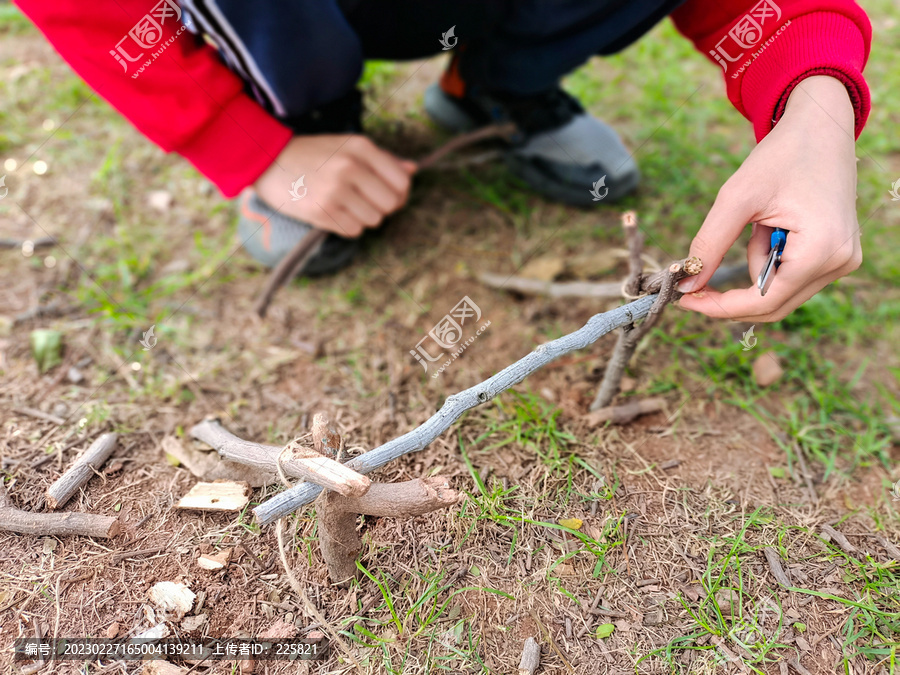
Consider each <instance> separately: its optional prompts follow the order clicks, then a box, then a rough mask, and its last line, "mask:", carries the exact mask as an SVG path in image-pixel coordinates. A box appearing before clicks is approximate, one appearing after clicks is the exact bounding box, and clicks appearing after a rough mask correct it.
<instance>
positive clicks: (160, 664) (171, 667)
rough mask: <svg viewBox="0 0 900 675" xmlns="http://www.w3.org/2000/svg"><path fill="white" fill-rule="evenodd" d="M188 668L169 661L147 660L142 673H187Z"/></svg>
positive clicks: (180, 674) (153, 674)
mask: <svg viewBox="0 0 900 675" xmlns="http://www.w3.org/2000/svg"><path fill="white" fill-rule="evenodd" d="M187 673H188V669H187V668H182V667H181V666H176V665H175V664H174V663H169V662H168V661H158V660H156V661H147V663H146V664H145V665H144V669H143V670H142V671H141V675H187Z"/></svg>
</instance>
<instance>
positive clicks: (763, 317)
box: [738, 275, 835, 323]
mask: <svg viewBox="0 0 900 675" xmlns="http://www.w3.org/2000/svg"><path fill="white" fill-rule="evenodd" d="M834 281H835V279H834V278H833V277H832V276H831V275H829V276H822V277H819V278H818V279H816V280H815V281H813V282H812V283H810V284H809V285H808V286H806V287H804V288H802V289H800V290H799V291H797V292H795V293H794V294H793V295H791V297H790V299H789V300H788V301H787V302H786V303H784V304H783V305H782V306H781V307H779V308H778V309H776V310H775V311H774V312H770V313H768V314H755V315H754V314H750V315H747V316H743V317H739V319H738V320H739V321H750V322H759V323H770V322H772V321H781V320H782V319H783V318H784V317H786V316H787V315H788V314H790V313H791V312H793V311H794V310H795V309H797V308H798V307H800V305H802V304H803V303H805V302H806V301H807V300H809V299H810V298H811V297H813V296H814V295H815V294H816V293H818V292H819V291H821V290H822V289H823V288H825V287H826V286H827V285H828V284H830V283H832V282H834Z"/></svg>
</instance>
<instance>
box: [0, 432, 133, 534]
mask: <svg viewBox="0 0 900 675" xmlns="http://www.w3.org/2000/svg"><path fill="white" fill-rule="evenodd" d="M117 440H118V436H117V435H116V434H103V435H102V436H100V437H99V438H98V439H97V440H96V441H94V442H93V443H92V444H91V445H90V447H89V448H88V449H87V450H85V452H84V453H82V454H81V456H79V457H78V458H77V459H76V460H75V461H74V462H73V463H72V466H70V467H69V469H68V470H67V471H66V472H65V473H64V474H63V475H62V476H60V477H59V478H58V479H57V480H56V481H55V482H54V483H53V484H52V485H51V486H50V487H49V488H47V493H46V495H45V501H46V504H47V507H48V508H49V509H50V510H51V513H32V512H30V511H25V510H22V509H19V508H16V506H15V505H13V502H12V500H11V499H10V497H9V494H8V492H7V488H6V485H5V484H4V483H3V481H2V480H0V530H7V531H9V532H19V533H22V534H38V535H45V536H50V535H71V534H80V535H84V536H86V537H99V538H101V539H111V538H113V537H116V536H118V535H119V534H121V532H122V524H121V521H119V519H118V518H114V517H113V516H101V515H97V514H94V513H78V512H66V513H57V512H55V511H56V510H57V509H59V508H62V507H63V506H64V505H65V504H66V502H68V501H69V500H70V499H71V498H72V496H73V495H74V494H75V493H76V492H78V491H79V490H80V489H81V488H82V487H83V486H84V485H85V484H86V483H87V482H88V480H90V478H91V477H92V476H94V475H95V473H96V471H97V469H99V468H100V467H102V466H103V464H104V462H106V460H107V459H109V456H110V455H111V454H112V451H113V449H114V448H115V447H116V442H117Z"/></svg>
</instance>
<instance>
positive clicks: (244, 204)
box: [241, 191, 272, 251]
mask: <svg viewBox="0 0 900 675" xmlns="http://www.w3.org/2000/svg"><path fill="white" fill-rule="evenodd" d="M241 215H242V216H244V218H247V219H248V220H252V221H254V222H256V223H259V224H260V226H261V229H262V231H263V234H262V245H263V248H264V249H266V250H267V251H271V250H272V245H271V239H272V226H271V225H270V224H269V219H268V218H263V216H262V214H261V213H256V212H254V211H251V210H250V192H249V191H248V192H245V193H244V195H243V196H242V197H241Z"/></svg>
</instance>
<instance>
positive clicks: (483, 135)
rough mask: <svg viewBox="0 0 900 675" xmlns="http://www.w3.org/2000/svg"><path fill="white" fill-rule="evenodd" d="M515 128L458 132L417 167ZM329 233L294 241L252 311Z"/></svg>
mask: <svg viewBox="0 0 900 675" xmlns="http://www.w3.org/2000/svg"><path fill="white" fill-rule="evenodd" d="M515 132H516V127H515V125H514V124H512V123H507V124H489V125H488V126H486V127H482V128H481V129H476V130H475V131H470V132H468V133H465V134H460V135H459V136H456V137H454V138H452V139H451V140H449V141H448V142H447V143H445V144H444V145H442V146H441V147H439V148H438V149H437V150H435V151H434V152H432V153H431V154H429V155H427V156H425V157H423V158H422V159H421V160H419V162H418V168H417V169H416V171H423V170H425V169H429V168H431V167H433V166H434V165H435V164H437V162H439V161H440V160H441V159H442V158H443V157H445V156H446V155H448V154H450V153H451V152H455V151H456V150H460V149H462V148H464V147H466V146H468V145H473V144H474V143H479V142H481V141H484V140H487V139H489V138H511V137H512V135H513V134H515ZM327 236H328V233H327V232H325V231H324V230H313V231H312V232H311V233H310V234H309V235H308V236H306V237H304V238H303V239H301V240H300V241H299V242H297V245H296V246H294V248H292V249H291V250H290V251H288V254H287V255H286V256H284V258H282V259H281V262H279V263H278V265H277V266H276V267H275V269H274V270H272V272H271V274H270V275H269V278H268V280H267V281H266V285H265V287H264V288H263V292H262V294H261V295H260V296H259V299H258V300H257V301H256V304H255V305H254V306H253V311H254V312H256V314H257V315H258V316H259V317H260V318H263V317H265V316H266V312H267V311H268V309H269V305H270V304H272V298H274V297H275V294H276V293H277V292H278V289H279V288H281V287H282V286H284V285H285V284H286V283H287V282H288V281H290V280H291V279H293V278H294V277H295V276H297V274H298V273H299V272H300V270H302V269H303V268H304V267H305V266H306V263H307V262H309V259H310V258H312V257H313V256H314V255H315V254H316V251H318V250H319V247H320V246H321V245H322V243H323V242H324V241H325V238H326V237H327Z"/></svg>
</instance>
